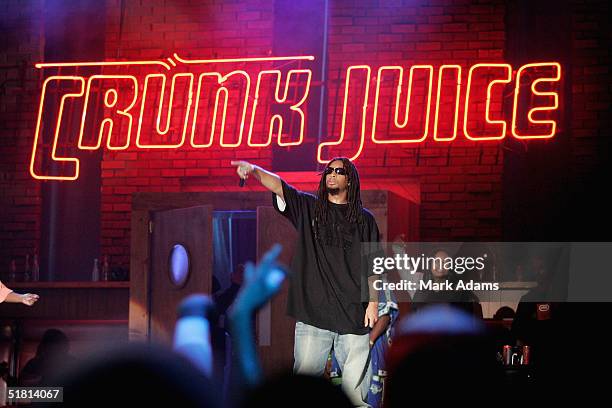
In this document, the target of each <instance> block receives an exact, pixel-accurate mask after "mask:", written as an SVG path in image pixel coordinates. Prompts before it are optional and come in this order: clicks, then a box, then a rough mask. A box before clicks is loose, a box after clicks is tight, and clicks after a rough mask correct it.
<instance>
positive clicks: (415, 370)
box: [385, 305, 512, 408]
mask: <svg viewBox="0 0 612 408" xmlns="http://www.w3.org/2000/svg"><path fill="white" fill-rule="evenodd" d="M387 362H388V381H387V385H388V386H387V388H386V392H385V394H386V395H385V407H388V408H398V407H405V406H408V405H410V404H413V403H420V402H429V403H432V404H434V405H436V406H438V405H441V404H446V403H470V404H474V403H477V404H478V403H482V402H487V403H491V402H492V401H499V399H489V398H492V396H495V395H497V396H498V398H499V397H502V398H503V400H504V401H507V400H508V398H509V397H510V395H507V394H508V393H507V391H510V392H512V390H507V389H506V388H505V387H504V382H503V381H504V377H503V369H502V365H501V364H500V363H499V362H498V361H497V349H496V346H495V343H494V342H493V341H492V339H491V338H490V337H489V334H488V332H487V330H486V327H485V325H484V323H483V322H482V320H481V319H478V318H476V317H475V316H474V315H473V314H471V313H467V312H466V311H465V310H461V309H458V308H456V307H454V306H452V305H431V306H427V307H423V308H421V309H420V310H419V311H418V312H417V313H414V314H410V315H409V316H407V317H406V318H404V319H402V320H401V321H399V322H398V324H397V325H396V332H395V337H394V338H393V344H392V345H391V347H390V349H389V354H388V356H387Z"/></svg>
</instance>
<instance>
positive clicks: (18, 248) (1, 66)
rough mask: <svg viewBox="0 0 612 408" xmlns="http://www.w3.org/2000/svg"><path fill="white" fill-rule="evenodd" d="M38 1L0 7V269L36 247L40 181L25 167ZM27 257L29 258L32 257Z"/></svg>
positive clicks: (37, 54)
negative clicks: (0, 39)
mask: <svg viewBox="0 0 612 408" xmlns="http://www.w3.org/2000/svg"><path fill="white" fill-rule="evenodd" d="M42 7H43V1H42V0H27V1H26V0H24V1H17V0H13V1H3V2H2V4H1V5H0V38H2V41H1V42H0V157H1V159H0V208H1V211H0V239H1V243H0V273H2V274H4V273H6V272H7V271H8V268H9V264H10V261H11V259H15V261H16V266H17V269H18V270H19V271H21V270H23V267H24V264H25V256H26V254H30V256H32V254H33V253H34V251H38V250H39V246H38V244H39V238H40V213H41V209H40V183H38V182H36V181H35V180H34V179H32V178H31V177H30V174H29V171H28V166H29V163H30V162H29V160H30V153H31V149H32V137H33V135H34V125H35V123H36V114H37V107H38V104H37V101H38V97H39V77H38V74H39V73H38V72H37V70H34V69H33V64H34V63H35V62H38V61H40V60H41V59H42V55H43V47H44V41H43V33H44V31H43V30H44V25H43V23H44V19H43V16H42ZM30 259H31V258H30Z"/></svg>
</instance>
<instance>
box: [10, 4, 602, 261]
mask: <svg viewBox="0 0 612 408" xmlns="http://www.w3.org/2000/svg"><path fill="white" fill-rule="evenodd" d="M41 3H42V2H41V1H36V2H34V1H32V2H4V3H3V6H2V7H4V9H3V11H2V13H3V29H4V30H5V31H7V32H9V33H11V35H13V36H14V37H15V38H16V41H15V42H14V43H12V44H6V45H5V46H4V48H3V49H2V50H1V51H0V58H2V63H3V64H14V63H15V62H19V61H22V60H25V61H26V63H27V64H28V66H29V67H30V68H28V69H13V70H12V71H11V70H10V69H9V70H2V72H0V75H2V78H6V75H13V76H15V75H19V73H20V72H25V73H26V80H24V81H22V84H21V85H20V87H21V88H19V89H17V88H15V89H12V88H10V86H9V87H8V88H5V89H4V90H2V91H0V92H1V93H0V98H2V101H1V106H0V115H2V122H3V129H2V134H1V138H2V139H1V140H2V145H1V153H2V155H3V157H4V159H3V161H2V176H3V177H2V180H1V183H2V185H1V188H2V200H3V201H2V202H3V207H6V208H8V211H6V212H4V213H5V214H3V216H4V217H5V218H3V220H2V228H3V230H2V231H3V234H2V240H3V245H2V248H1V249H0V251H1V252H0V256H1V259H0V262H1V263H0V265H3V267H4V266H5V265H7V264H8V261H9V259H10V257H11V256H16V255H20V254H21V253H23V252H24V251H26V250H28V248H33V247H34V246H36V241H37V237H38V235H39V220H38V214H39V208H38V191H39V184H38V183H36V182H33V181H32V180H31V179H30V178H29V175H28V174H27V163H28V160H29V158H28V154H29V149H30V143H31V140H32V134H33V129H32V126H33V124H34V114H35V112H34V109H33V108H31V106H35V105H29V104H28V103H27V102H28V100H29V99H24V98H34V99H33V100H37V97H38V89H35V83H36V82H35V79H36V77H35V75H36V72H35V70H34V69H32V68H31V66H32V63H33V62H34V61H35V60H38V59H39V57H40V55H41V52H40V47H41V44H42V39H41V38H40V33H41V32H42V29H41V26H40V22H41V16H40V10H41V7H42V6H41ZM125 5H126V7H125V10H124V14H123V25H122V26H120V21H121V8H120V1H119V0H107V15H106V27H107V43H106V50H105V51H106V56H107V59H115V58H119V59H147V58H160V57H164V58H165V57H168V56H171V55H172V53H173V52H177V53H178V54H179V55H181V56H183V57H194V58H196V57H197V58H215V57H235V56H265V55H268V53H269V50H271V49H272V45H273V38H272V32H273V24H274V1H273V0H259V1H254V0H238V1H230V0H227V1H222V0H218V1H187V0H174V1H169V0H165V1H164V0H152V1H144V0H143V1H138V0H128V1H126V2H125ZM330 5H331V9H330V30H329V69H328V75H329V80H330V81H329V104H328V123H327V125H328V129H329V130H330V131H329V140H334V139H335V138H337V136H338V134H339V128H340V123H339V120H338V118H339V112H340V111H341V108H342V107H341V106H337V105H338V104H341V103H342V98H341V97H340V98H337V97H336V93H337V92H338V91H339V92H343V89H342V86H343V84H344V82H343V81H344V72H345V69H346V67H347V66H349V65H351V64H363V63H367V64H370V65H371V67H372V69H373V75H375V72H376V69H377V68H378V67H379V66H382V65H389V64H392V65H403V66H410V65H413V64H420V63H426V64H432V65H433V66H434V67H436V68H437V67H438V66H439V65H441V64H443V63H445V64H448V63H456V64H460V65H461V66H462V67H463V78H462V80H463V81H465V79H466V74H467V68H468V67H469V66H470V65H472V64H474V63H477V62H485V61H486V62H503V61H504V48H505V27H504V19H505V12H506V10H505V6H504V2H503V1H501V0H500V1H497V0H490V1H472V2H470V1H464V0H461V1H451V0H437V1H433V0H428V1H425V0H411V1H393V0H384V1H383V0H381V1H374V0H368V1H348V0H347V1H330ZM606 7H607V3H606V2H604V1H600V2H584V3H583V2H574V3H572V6H571V8H572V10H573V11H574V13H575V14H574V16H573V21H572V30H573V33H574V34H573V42H572V48H573V57H572V58H573V70H572V76H571V78H567V79H568V80H571V81H572V84H573V86H572V101H571V103H572V104H573V106H572V125H571V126H572V153H573V158H574V159H573V160H574V161H573V162H572V164H571V165H572V166H573V168H574V170H575V171H573V175H574V177H575V180H576V181H575V183H577V184H578V183H579V182H580V180H581V177H588V176H589V174H590V172H592V171H593V166H594V165H596V164H598V163H599V164H601V160H602V156H601V153H598V149H599V147H600V141H601V140H602V138H604V137H605V136H606V132H607V131H608V129H609V128H610V126H609V125H610V118H609V114H607V112H609V103H610V87H609V86H606V85H605V84H606V83H607V82H608V81H609V79H608V78H609V72H608V69H609V68H608V67H609V47H606V44H605V41H606V39H605V38H604V37H603V35H602V32H606V31H605V30H604V31H602V28H605V27H609V26H608V25H606V24H607V23H605V22H604V20H603V19H604V17H603V16H604V15H605V13H603V12H602V9H605V8H606ZM26 9H27V10H28V12H29V14H28V13H26V12H25V10H26ZM37 12H38V13H39V14H38V15H37ZM11 16H13V17H11ZM19 21H21V22H22V23H21V24H20V23H18V22H19ZM24 21H25V22H27V24H24ZM608 31H609V30H608ZM434 78H435V77H434ZM24 87H25V88H24ZM29 88H32V89H31V90H30V89H29ZM24 89H25V90H27V92H23V90H24ZM593 95H596V96H595V97H593ZM421 96H422V95H421ZM463 96H464V95H462V98H463ZM561 103H567V104H569V103H570V101H562V102H561ZM480 108H482V107H480ZM493 108H494V111H500V110H501V109H502V107H501V106H494V107H493ZM334 112H336V117H335V118H333V117H332V114H333V113H334ZM432 114H433V112H432ZM368 115H369V116H368V117H371V115H372V108H371V106H369V107H368ZM355 126H356V125H355V123H350V124H349V127H348V130H347V131H348V132H356V131H357V129H356V128H355ZM460 129H461V121H460ZM368 143H370V142H368ZM350 147H351V146H349V149H347V150H346V151H343V150H338V151H333V152H332V151H330V153H333V154H334V155H335V154H347V155H351V154H353V153H354V149H353V148H350ZM235 157H236V158H238V157H239V158H242V159H246V160H253V161H255V162H256V163H258V164H260V165H262V166H264V167H266V166H269V165H270V163H271V149H259V150H250V149H247V148H244V149H237V150H234V149H223V148H220V147H214V146H213V147H211V148H208V149H198V150H190V149H189V148H186V147H183V148H181V149H178V150H176V151H155V150H151V151H142V150H140V151H136V150H135V149H128V150H126V151H121V152H108V151H105V152H104V158H103V163H102V177H103V181H102V214H101V220H102V234H101V235H102V236H101V244H102V253H103V254H108V255H110V256H111V262H112V263H113V264H121V265H124V266H125V265H128V264H129V242H130V241H129V228H130V224H129V219H130V209H131V194H132V193H133V192H135V191H188V190H206V189H213V188H223V187H224V186H226V185H227V186H231V187H233V186H235V184H236V177H235V175H234V169H232V168H231V167H229V165H228V164H229V161H230V160H231V159H233V158H235ZM503 158H504V155H503V150H502V149H501V148H500V144H499V143H497V142H487V143H474V142H470V141H467V140H465V138H464V137H463V136H462V132H461V131H460V132H459V136H458V138H457V140H455V141H453V142H451V143H432V142H431V141H426V142H425V143H423V144H420V145H419V147H418V148H417V147H413V146H405V145H387V146H383V145H371V144H367V145H366V150H365V151H364V153H363V154H362V155H361V157H360V158H359V160H358V161H357V164H358V166H359V169H360V172H361V175H362V177H363V178H376V177H379V178H385V177H393V178H394V179H395V178H397V177H406V178H410V179H413V178H417V179H418V180H419V182H420V183H421V201H422V202H421V214H420V215H421V239H423V240H461V239H480V240H496V239H500V238H501V236H502V231H501V225H502V222H501V217H502V214H501V207H502V206H501V197H502V195H501V193H502V168H503ZM313 160H314V159H313ZM594 163H595V164H594Z"/></svg>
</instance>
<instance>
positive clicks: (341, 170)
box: [323, 167, 346, 176]
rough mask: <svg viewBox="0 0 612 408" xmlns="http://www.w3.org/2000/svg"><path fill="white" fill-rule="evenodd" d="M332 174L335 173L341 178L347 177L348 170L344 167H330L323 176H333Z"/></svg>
mask: <svg viewBox="0 0 612 408" xmlns="http://www.w3.org/2000/svg"><path fill="white" fill-rule="evenodd" d="M332 172H335V173H336V174H338V175H340V176H346V169H345V168H344V167H335V168H334V167H328V168H326V169H325V171H324V172H323V174H325V175H326V176H327V175H328V174H332Z"/></svg>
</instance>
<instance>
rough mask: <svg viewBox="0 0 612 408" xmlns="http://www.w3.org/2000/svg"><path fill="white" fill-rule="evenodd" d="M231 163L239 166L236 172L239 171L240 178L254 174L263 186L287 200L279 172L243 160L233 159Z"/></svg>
mask: <svg viewBox="0 0 612 408" xmlns="http://www.w3.org/2000/svg"><path fill="white" fill-rule="evenodd" d="M231 164H232V166H237V168H236V173H238V176H240V178H242V179H245V180H246V179H247V178H248V177H249V176H250V175H253V177H255V178H256V179H257V180H259V182H260V183H261V185H262V186H264V187H265V188H267V189H268V190H270V191H271V192H273V193H274V194H276V195H277V196H279V197H280V198H282V199H283V201H284V200H285V198H284V197H283V184H282V182H281V178H280V177H279V176H278V175H277V174H274V173H272V172H270V171H268V170H264V169H262V168H261V167H259V166H257V165H255V164H252V163H249V162H247V161H243V160H232V162H231Z"/></svg>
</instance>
